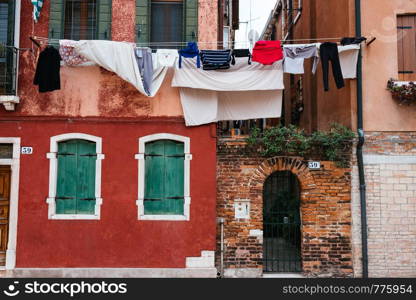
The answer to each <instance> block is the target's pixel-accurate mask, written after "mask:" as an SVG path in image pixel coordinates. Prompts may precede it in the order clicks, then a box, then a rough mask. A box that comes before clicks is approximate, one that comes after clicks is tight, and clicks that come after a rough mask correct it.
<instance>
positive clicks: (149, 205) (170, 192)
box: [144, 140, 184, 215]
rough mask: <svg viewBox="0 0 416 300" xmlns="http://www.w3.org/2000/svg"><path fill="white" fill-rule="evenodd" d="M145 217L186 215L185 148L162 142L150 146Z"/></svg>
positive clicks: (179, 144)
mask: <svg viewBox="0 0 416 300" xmlns="http://www.w3.org/2000/svg"><path fill="white" fill-rule="evenodd" d="M144 213H145V214H148V215H183V214H184V145H183V143H180V142H175V141H169V140H161V141H156V142H151V143H147V144H146V154H145V199H144Z"/></svg>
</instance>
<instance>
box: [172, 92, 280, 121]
mask: <svg viewBox="0 0 416 300" xmlns="http://www.w3.org/2000/svg"><path fill="white" fill-rule="evenodd" d="M282 93H283V91H282V90H262V91H237V92H217V91H212V90H202V89H191V88H180V96H181V103H182V108H183V113H184V118H185V123H186V126H199V125H203V124H209V123H213V122H218V121H231V120H250V119H262V118H280V117H281V115H282Z"/></svg>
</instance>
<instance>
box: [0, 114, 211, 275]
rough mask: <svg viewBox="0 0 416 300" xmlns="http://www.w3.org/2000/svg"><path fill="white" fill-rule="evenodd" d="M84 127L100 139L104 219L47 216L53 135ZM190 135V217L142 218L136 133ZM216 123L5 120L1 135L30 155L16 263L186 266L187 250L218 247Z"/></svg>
mask: <svg viewBox="0 0 416 300" xmlns="http://www.w3.org/2000/svg"><path fill="white" fill-rule="evenodd" d="M71 132H79V133H86V134H91V135H95V136H100V137H102V139H103V153H104V154H105V159H104V160H103V162H102V186H101V189H102V198H103V204H102V206H101V219H100V220H94V221H87V220H48V205H47V203H46V198H47V196H48V188H49V187H48V185H49V160H48V159H47V158H46V153H47V152H49V151H50V150H49V145H50V137H51V136H54V135H59V134H63V133H71ZM165 132H166V133H173V134H178V135H183V136H188V137H190V138H191V153H192V155H193V159H192V161H191V214H190V221H179V222H170V221H139V220H137V206H136V200H137V188H138V161H137V160H135V158H134V155H135V154H136V153H138V138H139V137H142V136H145V135H149V134H154V133H165ZM212 132H215V131H214V130H213V129H212V128H211V126H209V125H208V126H202V127H197V128H186V127H185V126H184V124H183V121H182V120H181V119H178V120H171V121H169V120H160V119H159V120H153V121H151V120H148V121H141V122H133V121H131V122H126V121H118V122H112V121H109V120H108V121H103V120H101V121H86V120H83V121H81V120H72V121H48V120H46V119H45V120H37V121H23V120H20V121H12V120H10V121H8V122H2V125H1V127H0V136H1V137H8V136H12V137H21V139H22V146H31V147H33V149H34V153H33V154H32V155H22V156H21V162H20V188H19V218H18V233H17V253H16V254H17V262H16V267H18V268H22V267H32V268H33V267H38V268H48V267H55V268H56V267H141V268H150V267H158V268H183V267H185V257H195V256H200V255H201V250H211V251H213V250H215V228H216V227H215V201H216V183H215V176H216V175H215V172H216V169H215V168H216V167H215V166H216V152H215V147H216V143H215V138H212V137H211V133H212Z"/></svg>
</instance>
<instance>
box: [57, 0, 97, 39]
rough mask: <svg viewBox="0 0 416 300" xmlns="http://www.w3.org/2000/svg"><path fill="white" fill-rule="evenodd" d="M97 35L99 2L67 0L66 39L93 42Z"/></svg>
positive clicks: (93, 0) (95, 0) (94, 0)
mask: <svg viewBox="0 0 416 300" xmlns="http://www.w3.org/2000/svg"><path fill="white" fill-rule="evenodd" d="M96 33H97V0H84V1H83V0H66V1H65V20H64V38H65V39H71V40H92V39H95V38H96V35H97V34H96Z"/></svg>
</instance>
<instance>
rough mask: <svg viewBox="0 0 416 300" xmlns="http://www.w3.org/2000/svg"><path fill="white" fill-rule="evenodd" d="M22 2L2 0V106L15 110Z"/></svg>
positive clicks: (0, 24) (0, 63)
mask: <svg viewBox="0 0 416 300" xmlns="http://www.w3.org/2000/svg"><path fill="white" fill-rule="evenodd" d="M19 19H20V0H17V1H15V0H0V104H3V105H4V107H5V109H6V110H14V105H15V104H16V103H19V97H18V96H17V82H18V79H17V76H18V72H17V70H18V57H19V55H18V50H17V47H18V46H19V25H20V20H19Z"/></svg>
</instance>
